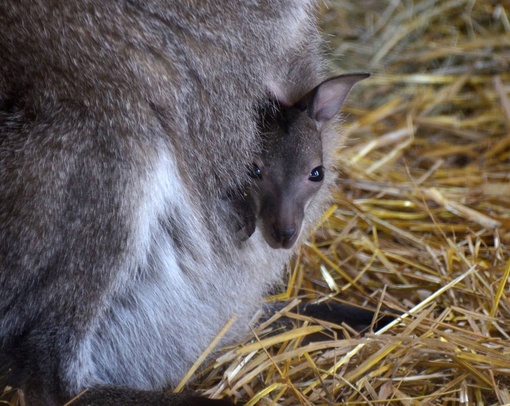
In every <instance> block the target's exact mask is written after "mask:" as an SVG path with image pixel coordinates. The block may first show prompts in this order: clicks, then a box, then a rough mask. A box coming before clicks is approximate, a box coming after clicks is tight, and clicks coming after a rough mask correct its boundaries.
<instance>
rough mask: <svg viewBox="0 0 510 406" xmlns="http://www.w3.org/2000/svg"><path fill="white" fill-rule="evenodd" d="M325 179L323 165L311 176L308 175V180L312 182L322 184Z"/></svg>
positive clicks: (314, 169) (312, 172) (314, 170)
mask: <svg viewBox="0 0 510 406" xmlns="http://www.w3.org/2000/svg"><path fill="white" fill-rule="evenodd" d="M323 179H324V167H323V166H322V165H320V166H317V167H316V168H313V169H312V171H311V172H310V175H308V180H311V181H312V182H322V180H323Z"/></svg>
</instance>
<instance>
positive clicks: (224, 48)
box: [0, 0, 334, 405]
mask: <svg viewBox="0 0 510 406" xmlns="http://www.w3.org/2000/svg"><path fill="white" fill-rule="evenodd" d="M313 6H314V1H313V0H270V1H264V0H261V1H255V0H253V1H250V0H245V1H240V0H216V1H207V0H188V1H186V2H180V1H170V0H167V1H162V0H143V1H141V0H140V1H138V0H117V1H115V0H81V1H79V0H67V1H51V0H17V1H7V0H2V1H0V384H9V385H11V386H15V387H19V388H21V389H23V390H24V391H25V396H26V404H27V405H56V404H61V403H63V402H65V401H67V400H69V399H70V398H71V397H72V396H74V395H76V394H77V393H79V392H80V391H82V390H83V389H85V388H90V389H89V391H88V392H86V393H85V395H83V396H82V397H81V398H79V399H78V401H77V402H76V404H102V405H110V404H111V405H115V404H124V405H144V404H166V405H193V404H203V405H205V404H209V403H208V402H210V404H218V405H221V404H225V405H226V404H230V402H229V401H228V400H217V401H213V400H210V401H209V400H205V399H201V398H197V397H196V396H194V395H173V394H168V393H163V392H159V391H160V390H161V389H162V388H165V387H168V386H172V385H175V384H176V383H177V382H178V381H179V380H180V379H181V378H182V376H183V375H184V374H185V372H186V371H187V370H188V368H189V367H190V366H191V365H192V364H193V362H194V361H195V360H196V359H197V357H198V356H199V355H200V354H201V352H202V351H203V350H204V348H206V346H207V345H208V344H209V343H210V341H211V340H212V338H213V337H215V335H216V334H217V333H218V331H219V330H220V329H221V328H222V326H223V325H224V324H225V323H226V322H227V320H229V319H230V318H231V317H233V315H234V314H237V319H236V323H235V324H234V326H233V327H232V328H231V329H230V331H229V332H228V334H227V335H226V337H225V338H224V340H223V343H224V344H225V343H231V342H233V341H235V340H238V339H240V338H242V337H244V336H245V335H246V333H247V331H246V326H247V325H248V324H249V322H250V321H251V319H252V317H253V314H254V313H255V311H256V309H257V307H258V306H259V305H260V304H261V303H262V302H263V297H264V295H265V293H266V292H267V291H268V290H269V289H270V288H271V286H273V285H274V284H275V283H278V282H279V281H280V280H281V276H282V271H283V269H284V266H285V264H286V262H287V261H288V259H289V258H290V256H291V255H292V253H293V252H294V250H293V249H285V250H284V249H273V248H271V247H270V246H269V245H268V244H267V242H266V240H265V239H264V237H263V236H262V234H261V233H260V232H259V231H258V230H256V231H255V233H254V234H253V235H252V236H251V237H250V238H249V239H248V240H246V241H244V242H241V243H240V242H239V241H238V239H237V238H236V237H235V235H234V234H233V233H232V232H231V231H232V227H231V221H230V220H231V215H232V212H233V211H235V208H234V207H233V206H232V205H231V204H229V203H228V202H227V204H225V199H224V196H225V195H227V193H228V191H229V190H233V189H236V188H240V187H243V185H245V184H246V182H247V181H249V177H248V175H247V174H246V167H247V165H249V164H250V163H252V162H253V161H254V160H255V159H256V157H257V156H260V153H261V150H262V145H261V144H262V142H261V138H260V135H259V128H258V123H259V117H258V114H259V113H258V112H259V111H260V108H261V106H264V105H265V104H267V103H268V102H267V100H268V98H273V99H277V100H279V101H280V102H281V103H287V104H288V105H292V104H294V103H295V102H296V101H297V100H300V99H301V98H302V97H303V95H304V94H306V92H307V91H309V90H310V89H312V88H313V87H314V86H316V85H317V84H318V83H320V82H321V81H322V80H323V79H324V72H325V69H324V62H323V58H322V57H321V55H320V40H319V35H318V33H317V30H316V28H315V21H314V18H313ZM326 133H327V130H326V129H325V130H323V131H322V136H323V138H324V139H327V142H324V146H323V151H324V162H325V163H324V166H326V167H327V168H328V167H330V165H331V156H330V151H331V149H330V147H331V145H330V143H332V142H333V140H334V137H333V136H327V137H326V136H325V134H326ZM328 179H329V180H328V181H329V182H331V181H332V177H331V178H328ZM322 190H323V191H322V192H321V193H319V194H317V196H316V197H315V199H314V200H313V202H312V204H310V205H309V206H308V207H309V208H308V209H307V211H306V213H305V216H304V218H305V220H304V223H305V226H304V227H303V231H302V232H301V236H303V235H305V234H306V232H305V231H306V230H308V228H309V226H310V225H311V224H313V223H314V222H315V221H316V220H317V219H318V218H319V216H320V208H321V207H322V206H323V205H324V203H325V202H326V201H327V200H328V197H329V193H328V191H327V190H328V189H327V187H323V189H322ZM312 207H313V208H312ZM297 246H298V244H295V243H294V244H293V248H295V247H297Z"/></svg>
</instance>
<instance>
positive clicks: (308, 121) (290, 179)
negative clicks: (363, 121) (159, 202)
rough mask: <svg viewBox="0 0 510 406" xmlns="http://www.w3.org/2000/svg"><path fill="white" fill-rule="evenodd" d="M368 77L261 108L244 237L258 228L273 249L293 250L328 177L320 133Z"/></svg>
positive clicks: (343, 79) (328, 83)
mask: <svg viewBox="0 0 510 406" xmlns="http://www.w3.org/2000/svg"><path fill="white" fill-rule="evenodd" d="M368 76H369V75H368V74H364V73H356V74H347V75H341V76H336V77H333V78H330V79H328V80H325V81H324V82H322V83H320V84H319V85H318V86H316V87H315V88H314V89H312V90H311V91H309V92H308V93H307V94H306V95H305V96H304V97H302V98H301V100H299V101H298V102H297V103H295V104H293V105H288V106H286V105H283V104H282V103H280V102H278V101H274V102H271V103H270V104H269V105H268V106H267V107H266V108H265V110H264V112H263V113H262V115H261V123H260V135H261V137H262V146H263V150H262V154H261V155H260V157H259V158H258V159H257V160H256V161H255V162H254V163H253V166H252V167H251V168H250V169H249V175H250V177H251V178H252V181H251V183H250V185H249V186H248V187H247V190H246V191H245V193H246V202H247V207H246V210H247V212H246V213H245V214H243V218H244V220H245V224H246V226H245V232H246V234H247V235H251V233H253V232H254V231H255V228H256V227H259V229H260V232H261V233H262V235H263V237H264V239H265V241H266V242H267V244H269V246H270V247H272V248H284V249H289V248H291V247H292V246H293V245H294V244H295V242H296V241H297V240H298V238H299V236H300V232H301V229H302V224H303V221H304V218H305V216H306V212H307V208H308V207H309V205H310V203H311V201H312V200H313V199H314V197H315V196H316V195H317V193H320V190H321V188H322V186H323V183H324V179H325V177H326V176H328V173H327V172H328V171H331V168H325V167H324V166H323V163H324V162H323V156H324V142H323V137H324V136H325V133H326V132H325V131H323V130H324V129H325V127H326V126H327V125H328V124H329V123H330V122H331V121H333V120H334V118H335V117H336V116H337V115H338V113H339V111H340V108H341V107H342V104H343V102H344V100H345V98H346V97H347V95H348V93H349V91H350V90H351V88H352V86H353V85H354V84H356V83H357V82H358V81H360V80H362V79H365V78H366V77H368ZM333 133H334V132H333ZM327 136H336V134H327Z"/></svg>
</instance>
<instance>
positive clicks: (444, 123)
mask: <svg viewBox="0 0 510 406" xmlns="http://www.w3.org/2000/svg"><path fill="white" fill-rule="evenodd" d="M509 18H510V4H509V3H508V2H504V1H501V2H499V1H483V2H482V1H478V2H477V1H472V0H450V1H439V0H420V1H418V0H417V1H404V0H392V1H377V0H362V1H361V0H360V1H335V2H333V4H331V5H330V7H329V8H328V9H326V10H324V15H323V21H324V22H325V23H324V30H325V32H326V33H330V34H332V36H331V37H328V39H329V46H330V53H331V56H332V60H333V63H334V64H335V66H336V69H337V71H338V72H339V73H342V72H349V71H350V72H352V71H369V72H371V73H372V74H373V77H372V78H371V79H370V80H366V81H364V82H362V83H361V84H359V85H358V86H357V89H356V91H355V92H354V93H353V95H352V96H351V98H350V104H348V105H347V106H346V108H345V110H344V111H346V113H347V115H348V117H347V122H346V124H345V125H344V127H345V128H344V132H345V133H346V135H347V137H348V141H347V145H346V148H344V149H343V150H342V151H340V153H339V155H338V159H339V167H340V169H339V170H340V174H341V179H340V181H339V191H338V193H337V194H336V196H335V197H336V199H335V205H334V206H333V207H332V208H331V209H330V210H329V211H328V212H327V213H326V215H325V217H324V221H323V223H322V225H321V227H319V229H318V230H317V232H316V234H315V235H314V236H313V237H312V238H311V242H310V244H308V245H306V246H304V247H303V248H302V250H301V254H300V256H299V258H298V259H297V260H296V262H295V264H293V266H292V272H291V274H290V277H289V288H288V290H287V291H286V292H284V293H282V294H281V295H279V296H278V298H279V299H282V298H289V299H292V298H294V297H307V298H311V299H320V298H325V297H329V296H332V297H335V299H336V300H339V301H345V302H350V303H358V304H360V305H364V306H367V307H371V308H377V307H379V306H382V308H389V309H393V310H395V311H396V312H398V314H401V315H402V318H401V319H400V320H398V321H397V322H396V323H394V324H393V325H392V326H389V328H387V329H385V330H384V331H379V332H376V333H372V334H368V335H366V336H365V337H364V338H360V337H358V336H356V335H355V334H350V338H348V339H347V340H343V341H341V340H336V341H335V340H332V341H328V342H324V343H320V344H317V343H316V344H310V345H309V346H303V347H300V342H301V340H303V337H304V336H306V334H310V333H312V332H315V331H317V329H321V328H323V327H321V326H320V325H317V324H313V323H312V322H309V321H305V322H304V323H303V324H301V326H300V327H298V328H296V329H295V330H293V331H291V332H290V333H285V334H281V335H276V336H271V337H269V338H264V326H263V327H262V328H261V329H259V330H257V332H256V333H257V334H259V335H260V337H261V338H259V340H261V343H262V344H263V348H261V344H260V342H257V341H256V340H255V341H252V342H248V343H245V344H244V345H240V346H238V347H236V348H232V349H229V350H227V351H226V353H225V355H224V356H223V357H222V358H220V359H219V360H218V361H217V363H216V364H215V365H216V366H217V367H219V368H217V369H209V371H208V373H207V374H206V376H205V377H204V378H203V379H202V382H201V384H200V388H202V389H207V393H209V394H210V395H214V396H224V395H227V396H232V397H234V398H235V397H237V398H238V399H240V400H241V401H248V404H249V405H255V404H260V405H270V404H278V405H299V404H303V405H321V404H347V405H362V404H363V405H365V404H378V405H386V404H392V405H393V404H395V405H401V404H402V405H418V404H420V405H421V404H426V405H439V404H441V405H472V404H479V405H482V404H485V405H495V404H510V292H509V290H510V286H509V283H508V282H509V274H510V73H509V72H510V22H509ZM347 335H349V332H348V331H347ZM225 369H226V372H224V370H225ZM223 372H224V373H223ZM250 399H251V400H250Z"/></svg>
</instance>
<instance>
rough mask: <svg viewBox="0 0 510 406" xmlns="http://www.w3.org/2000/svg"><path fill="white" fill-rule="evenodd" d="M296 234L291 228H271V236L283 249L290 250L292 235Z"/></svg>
mask: <svg viewBox="0 0 510 406" xmlns="http://www.w3.org/2000/svg"><path fill="white" fill-rule="evenodd" d="M295 234H296V229H295V228H294V227H292V228H276V227H275V228H273V236H274V239H275V240H276V241H278V242H279V243H281V244H282V247H284V248H290V246H291V245H292V244H290V245H289V243H291V242H292V240H293V238H294V235H295Z"/></svg>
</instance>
